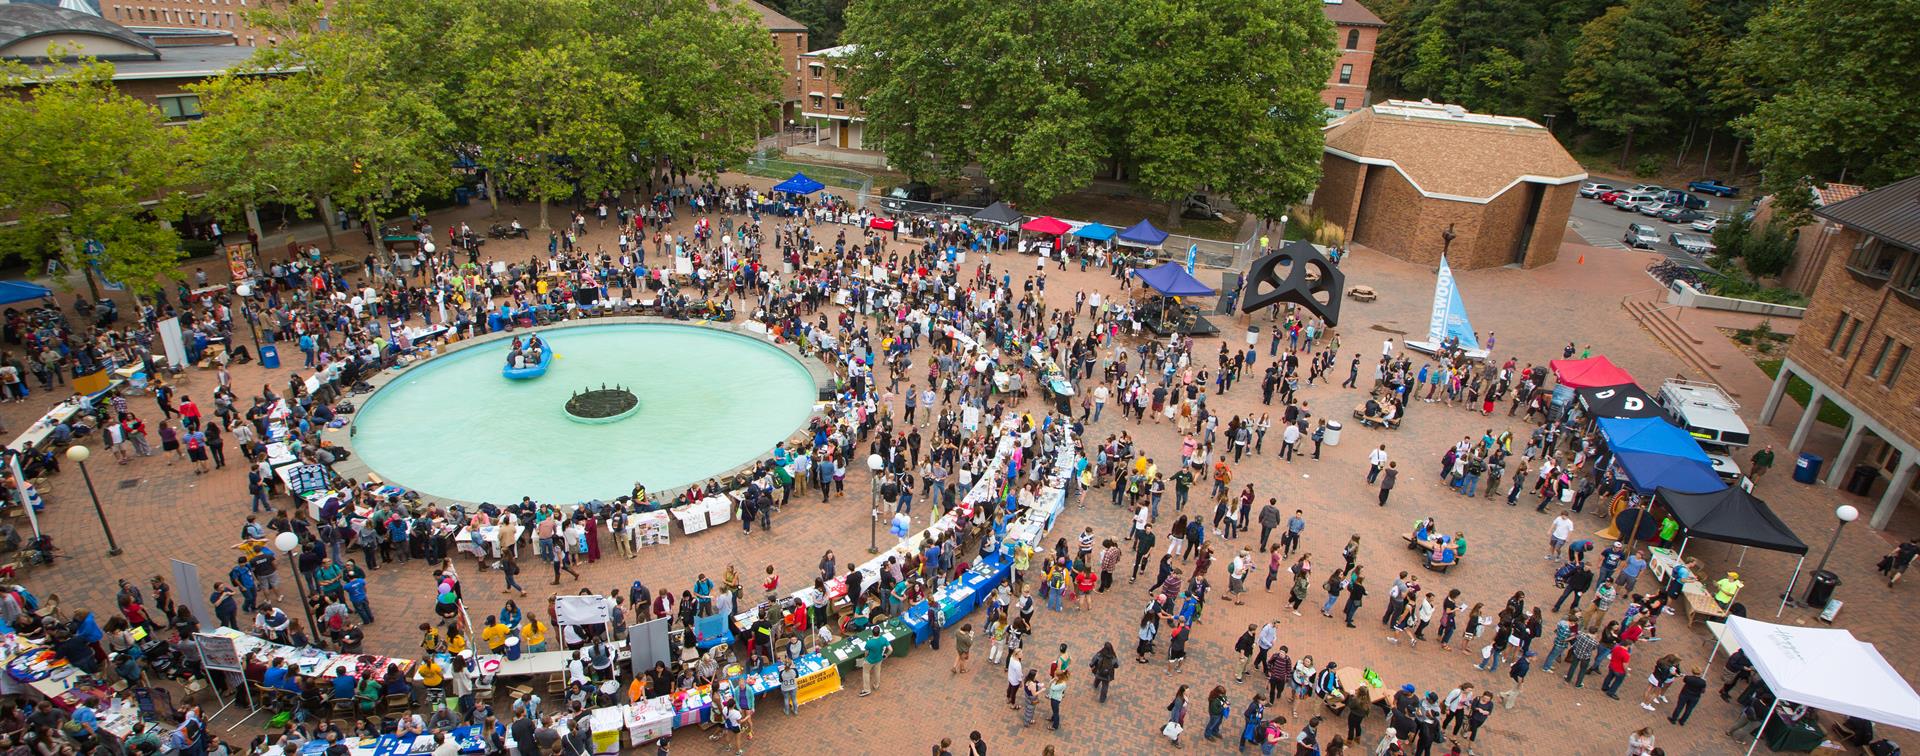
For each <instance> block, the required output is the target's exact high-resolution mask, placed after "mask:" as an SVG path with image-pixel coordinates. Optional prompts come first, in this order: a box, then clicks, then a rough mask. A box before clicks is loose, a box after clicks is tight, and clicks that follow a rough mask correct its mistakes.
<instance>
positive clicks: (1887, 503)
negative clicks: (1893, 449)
mask: <svg viewBox="0 0 1920 756" xmlns="http://www.w3.org/2000/svg"><path fill="white" fill-rule="evenodd" d="M1916 468H1920V463H1917V461H1916V460H1915V459H1914V455H1913V454H1911V453H1909V452H1908V451H1907V450H1905V449H1902V450H1901V451H1900V466H1899V467H1898V468H1896V469H1895V470H1894V473H1893V482H1891V483H1888V484H1887V492H1886V493H1883V494H1881V495H1880V505H1879V506H1877V507H1874V508H1873V517H1872V518H1871V519H1869V520H1867V524H1869V525H1871V526H1873V529H1874V530H1881V529H1884V528H1886V527H1887V521H1888V520H1891V519H1893V510H1894V509H1896V508H1898V507H1899V506H1900V500H1901V499H1902V498H1904V497H1905V496H1906V493H1907V486H1910V485H1912V484H1913V473H1914V470H1915V469H1916Z"/></svg>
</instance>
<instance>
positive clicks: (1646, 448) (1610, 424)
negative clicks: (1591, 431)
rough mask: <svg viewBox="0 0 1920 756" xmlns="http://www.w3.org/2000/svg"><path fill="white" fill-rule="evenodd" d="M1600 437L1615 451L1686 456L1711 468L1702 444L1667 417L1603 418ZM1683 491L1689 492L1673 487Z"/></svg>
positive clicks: (1600, 422)
mask: <svg viewBox="0 0 1920 756" xmlns="http://www.w3.org/2000/svg"><path fill="white" fill-rule="evenodd" d="M1599 425H1600V434H1601V435H1603V436H1605V437H1606V439H1607V446H1609V447H1612V448H1613V450H1614V451H1615V452H1646V453H1649V454H1659V455H1663V456H1671V457H1684V458H1686V459H1691V460H1696V461H1698V462H1699V463H1700V464H1703V465H1709V466H1711V462H1710V461H1709V460H1708V459H1707V453H1706V452H1704V451H1701V450H1700V442H1699V441H1695V440H1694V439H1693V436H1691V435H1689V434H1688V433H1687V432H1686V431H1683V430H1680V429H1679V428H1676V427H1674V426H1673V423H1669V422H1667V421H1666V419H1664V418H1658V417H1634V418H1620V417H1603V418H1600V421H1599ZM1674 488H1679V489H1680V490H1682V491H1687V490H1694V491H1698V490H1701V489H1697V488H1696V489H1687V488H1682V487H1680V486H1674Z"/></svg>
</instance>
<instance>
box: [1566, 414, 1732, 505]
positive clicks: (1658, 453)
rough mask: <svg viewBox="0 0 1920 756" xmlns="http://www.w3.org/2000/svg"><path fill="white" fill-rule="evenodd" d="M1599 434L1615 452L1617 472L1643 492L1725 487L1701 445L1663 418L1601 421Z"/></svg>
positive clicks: (1609, 419) (1706, 490) (1712, 489)
mask: <svg viewBox="0 0 1920 756" xmlns="http://www.w3.org/2000/svg"><path fill="white" fill-rule="evenodd" d="M1598 425H1599V426H1600V435H1601V437H1602V438H1603V439H1605V440H1606V442H1607V448H1608V449H1611V450H1612V451H1613V457H1614V470H1615V472H1617V473H1619V474H1621V475H1622V476H1624V477H1625V478H1626V479H1627V482H1628V483H1630V484H1632V486H1633V490H1635V491H1638V492H1640V493H1653V492H1654V490H1655V489H1658V488H1660V487H1663V486H1664V487H1667V488H1671V489H1674V490H1676V491H1699V492H1703V493H1704V492H1711V491H1719V490H1721V489H1723V488H1726V484H1725V483H1722V482H1720V476H1719V475H1717V474H1715V473H1714V472H1713V462H1712V461H1710V460H1708V459H1707V453H1706V452H1704V451H1701V449H1700V442H1698V441H1695V440H1694V439H1693V436H1691V435H1688V434H1687V432H1686V431H1683V430H1681V429H1679V428H1676V427H1674V426H1673V424H1672V423H1669V422H1667V421H1666V420H1665V419H1663V418H1657V417H1643V418H1617V417H1603V418H1600V420H1599V422H1598Z"/></svg>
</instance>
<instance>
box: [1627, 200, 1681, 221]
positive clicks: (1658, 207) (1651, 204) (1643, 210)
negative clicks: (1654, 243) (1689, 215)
mask: <svg viewBox="0 0 1920 756" xmlns="http://www.w3.org/2000/svg"><path fill="white" fill-rule="evenodd" d="M1670 207H1675V206H1674V205H1669V204H1667V203H1665V202H1661V201H1659V200H1651V201H1647V202H1642V203H1640V206H1639V207H1636V208H1634V209H1635V210H1639V211H1640V214H1641V215H1645V216H1648V217H1653V218H1658V217H1660V214H1661V213H1664V212H1666V211H1667V208H1670Z"/></svg>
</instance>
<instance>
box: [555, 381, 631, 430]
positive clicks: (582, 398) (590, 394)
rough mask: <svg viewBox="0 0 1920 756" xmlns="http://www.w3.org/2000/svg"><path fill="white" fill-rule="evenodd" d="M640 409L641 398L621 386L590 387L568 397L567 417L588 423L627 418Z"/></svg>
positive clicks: (598, 423)
mask: <svg viewBox="0 0 1920 756" xmlns="http://www.w3.org/2000/svg"><path fill="white" fill-rule="evenodd" d="M639 411H640V398H639V397H637V396H634V395H633V392H631V391H628V390H626V389H624V388H621V387H619V386H615V387H612V388H607V387H604V386H603V387H601V388H597V389H588V390H586V391H582V392H579V393H576V394H574V395H573V396H572V397H571V398H569V399H567V406H566V413H567V419H568V420H572V421H574V422H576V423H584V424H587V425H605V424H607V423H617V422H619V421H621V420H625V419H627V418H629V417H633V415H634V414H635V413H637V412H639Z"/></svg>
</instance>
